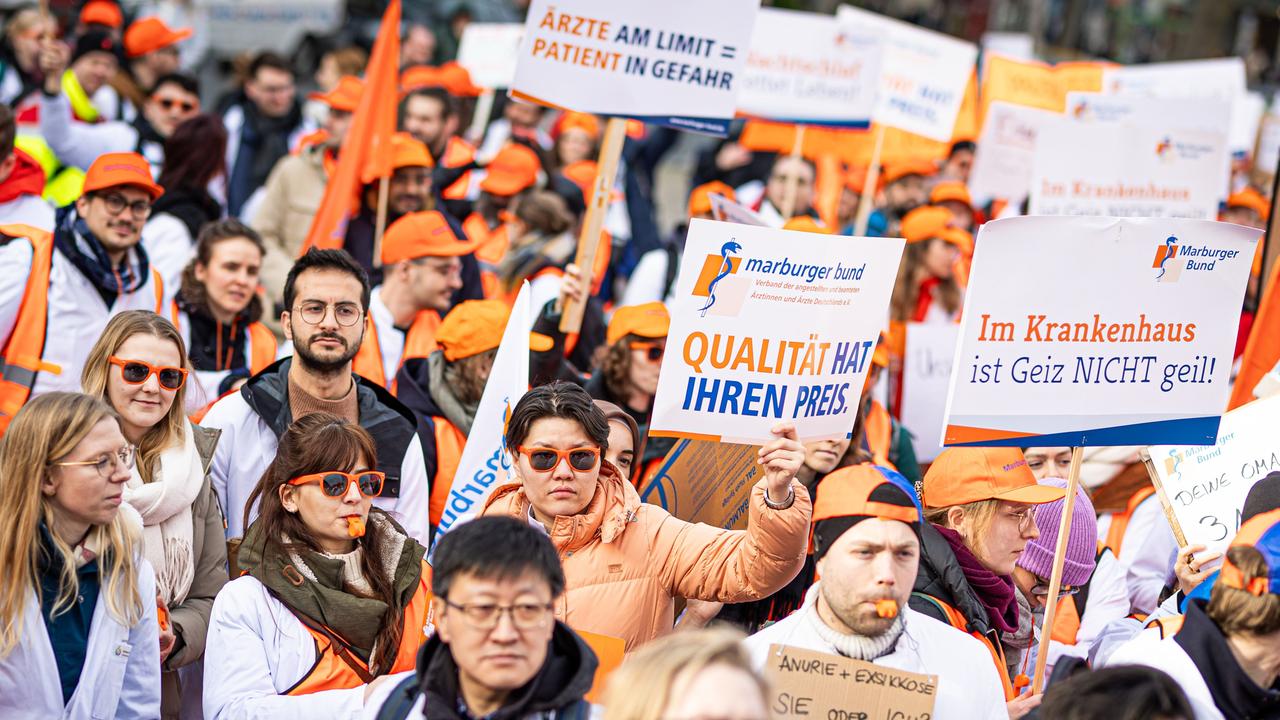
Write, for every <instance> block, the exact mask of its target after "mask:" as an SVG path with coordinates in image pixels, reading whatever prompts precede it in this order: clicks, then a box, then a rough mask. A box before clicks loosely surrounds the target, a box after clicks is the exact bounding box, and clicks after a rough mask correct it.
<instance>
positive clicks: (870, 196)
mask: <svg viewBox="0 0 1280 720" xmlns="http://www.w3.org/2000/svg"><path fill="white" fill-rule="evenodd" d="M883 148H884V126H883V125H876V144H875V147H874V148H872V150H871V167H869V168H867V181H866V183H864V184H863V186H862V197H860V198H858V215H857V218H856V219H855V220H854V223H853V234H854V235H857V236H863V235H866V234H867V221H869V220H870V219H871V205H872V200H874V199H875V196H876V187H877V186H878V185H879V184H880V151H881V150H882V149H883Z"/></svg>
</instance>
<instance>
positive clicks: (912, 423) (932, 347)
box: [902, 323, 960, 463]
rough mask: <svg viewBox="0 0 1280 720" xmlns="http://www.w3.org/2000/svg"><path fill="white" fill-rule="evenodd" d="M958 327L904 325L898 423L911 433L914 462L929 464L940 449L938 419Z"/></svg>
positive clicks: (940, 433)
mask: <svg viewBox="0 0 1280 720" xmlns="http://www.w3.org/2000/svg"><path fill="white" fill-rule="evenodd" d="M959 337H960V326H959V325H957V324H955V323H928V324H925V323H907V344H906V353H905V357H904V358H903V362H902V424H903V425H904V426H906V428H907V430H910V431H911V435H912V436H913V438H914V439H913V444H914V445H915V450H916V460H919V461H920V462H922V463H925V462H931V461H932V460H933V459H934V458H935V457H937V456H938V453H940V452H942V446H941V445H939V444H938V442H937V439H938V438H939V437H942V417H943V413H945V412H946V402H947V387H948V386H950V384H951V366H952V365H953V364H954V362H955V354H956V340H957V339H958V338H959Z"/></svg>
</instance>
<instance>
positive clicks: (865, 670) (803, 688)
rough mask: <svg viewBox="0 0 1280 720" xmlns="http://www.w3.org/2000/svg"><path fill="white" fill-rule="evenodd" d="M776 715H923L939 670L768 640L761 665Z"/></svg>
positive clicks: (877, 719) (920, 719) (859, 719)
mask: <svg viewBox="0 0 1280 720" xmlns="http://www.w3.org/2000/svg"><path fill="white" fill-rule="evenodd" d="M764 674H765V678H766V679H767V680H768V681H769V707H770V708H771V709H772V710H773V714H774V717H776V718H784V719H785V718H805V719H806V720H812V719H814V718H830V719H832V720H873V719H874V720H885V719H889V720H927V718H930V717H933V705H934V701H935V700H936V699H937V694H938V676H937V675H918V674H916V673H909V672H905V671H903V670H895V669H893V668H887V667H884V666H882V665H874V664H872V663H869V662H864V661H862V660H851V659H849V658H846V657H842V656H840V655H830V654H827V653H820V652H813V651H812V650H801V649H800V648H794V647H789V646H787V645H776V644H775V645H771V646H770V647H769V662H768V664H767V665H765V671H764Z"/></svg>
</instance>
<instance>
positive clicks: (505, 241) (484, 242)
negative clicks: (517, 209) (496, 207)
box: [462, 213, 511, 299]
mask: <svg viewBox="0 0 1280 720" xmlns="http://www.w3.org/2000/svg"><path fill="white" fill-rule="evenodd" d="M462 231H463V232H464V233H466V235H467V240H470V241H471V242H473V243H475V244H476V250H475V256H476V260H477V261H478V262H479V263H480V286H481V287H482V288H483V289H484V296H485V297H486V298H489V299H493V298H496V297H500V296H501V294H502V289H501V285H500V283H499V281H498V263H500V262H502V258H503V257H504V256H505V255H506V254H507V247H508V246H510V245H511V237H510V236H509V235H508V233H507V224H506V223H502V224H501V225H499V226H498V227H496V228H493V229H492V230H490V229H489V223H488V222H486V221H485V219H484V217H483V216H482V215H481V214H480V213H471V214H470V215H468V216H467V219H466V220H463V221H462Z"/></svg>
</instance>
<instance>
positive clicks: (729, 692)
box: [604, 628, 771, 720]
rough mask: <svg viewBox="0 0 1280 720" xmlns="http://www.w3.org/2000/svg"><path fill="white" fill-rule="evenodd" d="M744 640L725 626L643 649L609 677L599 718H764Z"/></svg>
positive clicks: (760, 684) (760, 682)
mask: <svg viewBox="0 0 1280 720" xmlns="http://www.w3.org/2000/svg"><path fill="white" fill-rule="evenodd" d="M744 639H745V636H744V635H743V634H742V633H740V632H738V631H736V630H730V629H728V628H713V629H709V630H694V631H690V632H682V633H676V634H674V635H669V636H667V637H665V638H662V639H661V640H655V641H654V642H651V643H649V644H648V645H645V646H644V647H643V648H641V649H640V650H638V651H637V652H636V653H635V654H634V655H632V656H631V657H630V658H629V659H628V660H627V661H626V662H625V663H623V664H622V667H620V668H618V669H617V671H615V672H614V673H613V674H612V675H611V676H610V677H609V685H608V688H607V689H606V691H605V692H606V695H605V700H604V705H605V713H604V719H605V720H662V719H663V718H710V717H714V718H717V720H768V718H769V717H771V716H770V714H769V705H768V696H767V689H766V685H765V682H764V679H763V678H761V677H760V676H759V675H758V674H756V671H755V670H754V669H753V668H752V666H751V658H750V656H749V655H748V654H747V651H746V649H745V648H744V647H743V645H742V641H743V640H744Z"/></svg>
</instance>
